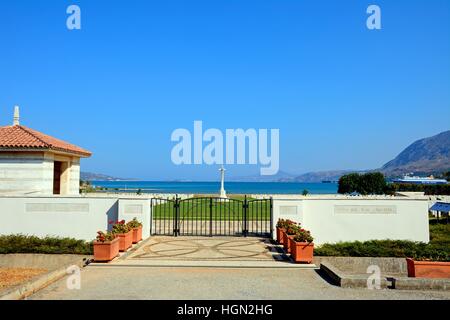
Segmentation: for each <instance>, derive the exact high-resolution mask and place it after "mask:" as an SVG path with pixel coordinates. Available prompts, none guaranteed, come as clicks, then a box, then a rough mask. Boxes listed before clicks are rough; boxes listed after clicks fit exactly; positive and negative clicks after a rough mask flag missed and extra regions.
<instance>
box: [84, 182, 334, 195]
mask: <svg viewBox="0 0 450 320" xmlns="http://www.w3.org/2000/svg"><path fill="white" fill-rule="evenodd" d="M91 183H92V185H93V186H96V187H103V188H108V189H113V190H114V191H117V192H130V193H136V192H137V191H138V190H139V189H140V191H141V192H142V193H180V194H185V193H192V194H216V193H218V192H219V190H220V182H170V181H168V182H157V181H92V182H91ZM337 189H338V185H337V183H297V182H225V190H226V192H227V193H228V194H302V193H303V191H304V190H307V191H308V193H309V194H336V193H337Z"/></svg>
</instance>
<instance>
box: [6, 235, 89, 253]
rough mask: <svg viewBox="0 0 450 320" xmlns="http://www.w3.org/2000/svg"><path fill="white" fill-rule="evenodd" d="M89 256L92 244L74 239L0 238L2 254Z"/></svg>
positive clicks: (20, 236)
mask: <svg viewBox="0 0 450 320" xmlns="http://www.w3.org/2000/svg"><path fill="white" fill-rule="evenodd" d="M7 253H42V254H88V255H91V254H92V253H93V247H92V242H86V241H84V240H76V239H73V238H58V237H44V238H39V237H36V236H26V235H21V234H16V235H7V236H0V254H7Z"/></svg>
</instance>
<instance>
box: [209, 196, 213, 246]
mask: <svg viewBox="0 0 450 320" xmlns="http://www.w3.org/2000/svg"><path fill="white" fill-rule="evenodd" d="M212 225H213V198H209V236H210V237H212V236H213V232H212Z"/></svg>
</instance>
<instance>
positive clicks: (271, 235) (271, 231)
mask: <svg viewBox="0 0 450 320" xmlns="http://www.w3.org/2000/svg"><path fill="white" fill-rule="evenodd" d="M273 222H274V221H273V198H272V197H270V240H272V239H273Z"/></svg>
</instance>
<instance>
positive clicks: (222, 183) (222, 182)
mask: <svg viewBox="0 0 450 320" xmlns="http://www.w3.org/2000/svg"><path fill="white" fill-rule="evenodd" d="M219 171H220V197H221V198H224V199H227V193H226V191H225V168H224V167H223V166H222V167H221V168H220V169H219Z"/></svg>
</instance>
